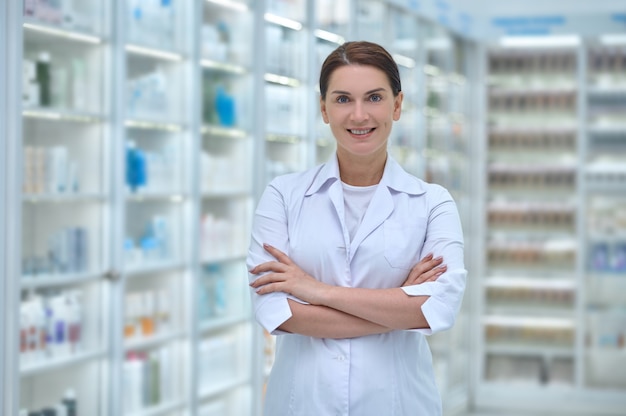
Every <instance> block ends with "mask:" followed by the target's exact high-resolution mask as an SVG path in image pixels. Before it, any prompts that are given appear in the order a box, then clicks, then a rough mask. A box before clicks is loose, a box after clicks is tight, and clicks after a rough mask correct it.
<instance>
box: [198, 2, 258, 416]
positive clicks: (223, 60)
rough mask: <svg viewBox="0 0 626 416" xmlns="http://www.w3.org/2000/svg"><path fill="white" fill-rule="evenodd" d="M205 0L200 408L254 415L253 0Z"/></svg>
mask: <svg viewBox="0 0 626 416" xmlns="http://www.w3.org/2000/svg"><path fill="white" fill-rule="evenodd" d="M202 3H203V8H202V12H201V13H200V16H201V23H200V29H199V31H200V32H201V33H198V36H199V37H200V39H202V42H201V45H200V59H201V67H202V70H201V84H200V85H201V91H202V102H201V106H200V107H201V109H202V111H201V126H202V127H201V130H202V134H201V143H200V151H199V154H200V155H201V156H200V157H201V160H200V161H199V166H200V175H199V176H200V184H199V192H200V195H201V211H200V215H201V217H200V224H199V229H200V265H201V270H200V272H199V273H198V274H197V275H198V277H197V278H198V281H197V283H196V284H197V286H196V289H197V296H196V299H195V301H197V308H198V310H197V316H198V318H197V322H199V325H200V326H199V334H198V343H197V349H198V350H197V359H196V363H197V366H196V367H197V368H196V370H195V372H196V374H197V376H196V380H197V389H198V394H199V396H198V409H199V410H198V414H199V415H206V416H210V415H222V414H233V415H235V414H242V415H243V414H252V411H253V401H254V400H256V398H257V397H258V395H256V396H253V390H254V388H255V385H256V384H255V381H254V380H253V376H254V374H255V373H254V372H253V371H251V369H252V368H253V363H252V362H251V360H252V359H253V352H254V351H252V349H253V346H254V345H255V344H253V337H254V333H255V329H256V328H255V327H253V324H252V323H251V322H250V307H249V294H248V290H249V289H248V286H247V284H246V282H247V280H246V276H247V269H246V266H245V258H246V254H247V242H248V235H249V234H250V226H251V223H250V221H251V218H252V209H253V199H254V193H253V186H254V183H253V181H252V178H253V174H254V169H253V161H254V159H253V154H254V153H253V151H254V149H255V148H256V146H255V141H257V140H260V137H258V136H256V137H255V136H254V124H253V121H254V115H253V111H254V107H253V105H254V99H253V97H254V94H252V92H253V91H255V89H254V83H255V82H259V81H258V80H255V76H257V73H256V72H255V70H254V68H253V64H254V62H255V61H256V59H255V56H256V55H255V54H254V53H253V52H254V49H253V48H254V44H253V39H254V36H255V30H254V27H255V20H254V13H255V9H253V8H252V7H253V4H254V2H250V1H247V2H220V1H204V2H202ZM257 7H258V5H257ZM196 163H198V161H197V160H196ZM254 357H256V354H254ZM253 399H254V400H253Z"/></svg>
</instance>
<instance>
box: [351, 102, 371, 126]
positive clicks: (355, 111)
mask: <svg viewBox="0 0 626 416" xmlns="http://www.w3.org/2000/svg"><path fill="white" fill-rule="evenodd" d="M350 118H351V121H354V122H363V121H367V120H368V119H369V113H368V112H367V107H366V106H365V104H364V103H362V102H360V101H355V102H354V106H353V107H352V113H351V115H350Z"/></svg>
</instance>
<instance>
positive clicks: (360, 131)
mask: <svg viewBox="0 0 626 416" xmlns="http://www.w3.org/2000/svg"><path fill="white" fill-rule="evenodd" d="M348 131H349V132H350V133H352V134H354V135H357V136H363V135H366V134H368V133H371V132H372V131H374V129H348Z"/></svg>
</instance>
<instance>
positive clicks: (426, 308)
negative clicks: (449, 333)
mask: <svg viewBox="0 0 626 416" xmlns="http://www.w3.org/2000/svg"><path fill="white" fill-rule="evenodd" d="M422 313H423V314H424V318H426V322H428V325H429V327H430V328H422V329H417V330H416V331H417V332H421V333H422V334H424V335H433V334H435V333H437V332H441V331H445V330H446V329H450V328H452V325H454V320H455V315H454V313H453V312H452V311H451V310H450V308H449V306H448V305H446V304H445V303H444V302H442V301H441V299H439V298H437V297H433V296H431V297H430V298H428V299H427V300H426V302H424V304H423V305H422Z"/></svg>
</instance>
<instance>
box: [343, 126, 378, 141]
mask: <svg viewBox="0 0 626 416" xmlns="http://www.w3.org/2000/svg"><path fill="white" fill-rule="evenodd" d="M346 131H347V132H348V134H349V135H350V136H352V137H354V138H356V139H366V138H368V137H370V136H371V135H372V133H374V131H376V128H375V127H367V128H363V127H361V128H354V129H346ZM353 132H357V133H353ZM362 132H366V133H362Z"/></svg>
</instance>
